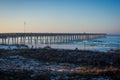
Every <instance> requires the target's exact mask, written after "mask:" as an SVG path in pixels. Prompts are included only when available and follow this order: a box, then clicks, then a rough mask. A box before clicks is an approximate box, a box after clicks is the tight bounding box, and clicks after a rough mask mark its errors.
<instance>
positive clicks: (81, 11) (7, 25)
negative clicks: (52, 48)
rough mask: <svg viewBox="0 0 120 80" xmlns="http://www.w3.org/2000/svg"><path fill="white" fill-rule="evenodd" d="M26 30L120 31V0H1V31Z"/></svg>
mask: <svg viewBox="0 0 120 80" xmlns="http://www.w3.org/2000/svg"><path fill="white" fill-rule="evenodd" d="M24 22H25V23H26V24H25V25H24ZM24 26H25V27H24ZM24 29H25V32H39V33H43V32H47V33H62V32H64V33H70V32H71V33H83V32H86V33H110V34H120V0H0V33H9V32H24Z"/></svg>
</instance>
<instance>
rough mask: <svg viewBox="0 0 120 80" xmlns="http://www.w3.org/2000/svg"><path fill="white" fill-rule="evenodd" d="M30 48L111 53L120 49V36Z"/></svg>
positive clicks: (38, 45) (39, 45)
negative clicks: (110, 51)
mask: <svg viewBox="0 0 120 80" xmlns="http://www.w3.org/2000/svg"><path fill="white" fill-rule="evenodd" d="M28 46H29V47H32V46H33V47H36V48H39V47H41V48H44V47H45V46H50V47H51V48H56V49H73V50H74V49H76V48H77V49H79V50H92V51H103V52H106V51H109V50H117V49H120V35H107V36H106V37H105V38H100V39H92V40H86V41H71V42H69V43H59V44H37V45H35V44H33V45H30V44H28Z"/></svg>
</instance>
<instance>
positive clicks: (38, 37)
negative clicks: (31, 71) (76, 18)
mask: <svg viewBox="0 0 120 80" xmlns="http://www.w3.org/2000/svg"><path fill="white" fill-rule="evenodd" d="M104 37H106V34H105V33H0V44H25V43H26V41H27V42H28V43H29V44H38V43H40V44H55V43H67V42H70V41H83V40H90V39H97V38H104Z"/></svg>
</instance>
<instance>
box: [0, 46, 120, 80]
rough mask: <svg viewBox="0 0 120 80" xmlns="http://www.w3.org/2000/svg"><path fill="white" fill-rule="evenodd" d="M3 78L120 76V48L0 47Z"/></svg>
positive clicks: (102, 79)
mask: <svg viewBox="0 0 120 80" xmlns="http://www.w3.org/2000/svg"><path fill="white" fill-rule="evenodd" d="M0 79H2V80H120V50H116V51H109V52H97V51H96V52H94V51H83V50H77V49H76V50H63V49H51V48H39V49H14V50H4V49H0Z"/></svg>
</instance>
